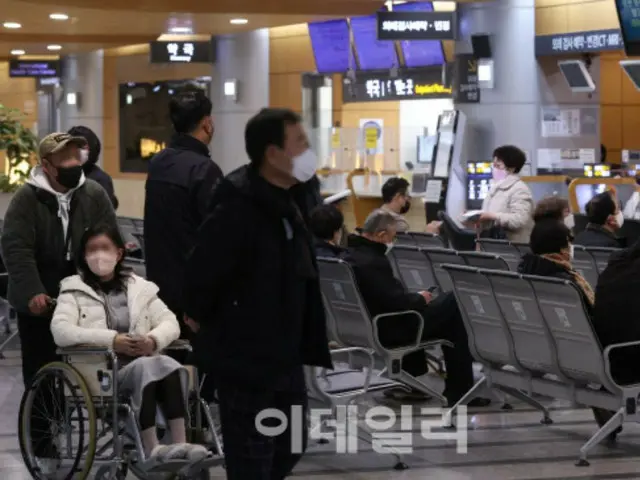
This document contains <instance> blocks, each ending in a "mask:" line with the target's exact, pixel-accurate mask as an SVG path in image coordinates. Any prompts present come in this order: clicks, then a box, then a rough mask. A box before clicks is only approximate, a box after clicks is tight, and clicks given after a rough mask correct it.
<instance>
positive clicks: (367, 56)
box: [351, 15, 399, 70]
mask: <svg viewBox="0 0 640 480" xmlns="http://www.w3.org/2000/svg"><path fill="white" fill-rule="evenodd" d="M377 25H378V24H377V18H376V16H375V15H370V16H368V17H353V18H352V19H351V31H352V32H353V42H354V44H355V46H356V53H357V54H358V63H359V64H360V69H361V70H389V69H390V68H392V67H394V66H398V65H399V63H398V55H397V53H396V47H395V45H394V43H393V42H389V41H381V40H378V38H377V36H378V31H377V28H378V27H377Z"/></svg>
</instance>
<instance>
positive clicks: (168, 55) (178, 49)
mask: <svg viewBox="0 0 640 480" xmlns="http://www.w3.org/2000/svg"><path fill="white" fill-rule="evenodd" d="M149 57H150V61H151V63H214V61H215V50H214V43H213V41H209V42H182V41H170V42H151V43H150V44H149Z"/></svg>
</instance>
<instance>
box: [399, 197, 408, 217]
mask: <svg viewBox="0 0 640 480" xmlns="http://www.w3.org/2000/svg"><path fill="white" fill-rule="evenodd" d="M410 208H411V200H407V201H406V202H404V205H403V206H402V208H401V209H400V213H401V214H402V215H404V214H405V213H407V212H408V211H409V209H410Z"/></svg>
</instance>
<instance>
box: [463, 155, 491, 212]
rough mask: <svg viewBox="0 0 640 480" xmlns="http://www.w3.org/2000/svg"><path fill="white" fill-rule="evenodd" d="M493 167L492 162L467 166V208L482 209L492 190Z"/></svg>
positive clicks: (474, 163)
mask: <svg viewBox="0 0 640 480" xmlns="http://www.w3.org/2000/svg"><path fill="white" fill-rule="evenodd" d="M491 165H492V162H473V163H471V162H470V163H468V164H467V207H469V208H474V209H476V208H481V207H482V201H483V200H484V199H485V198H486V197H487V194H488V193H489V189H490V188H491V178H492V177H491Z"/></svg>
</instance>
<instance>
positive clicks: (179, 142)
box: [169, 133, 210, 157]
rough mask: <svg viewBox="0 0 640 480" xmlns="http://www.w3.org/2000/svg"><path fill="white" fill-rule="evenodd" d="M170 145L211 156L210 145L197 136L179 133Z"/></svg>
mask: <svg viewBox="0 0 640 480" xmlns="http://www.w3.org/2000/svg"><path fill="white" fill-rule="evenodd" d="M169 147H170V148H175V149H177V150H191V151H192V152H196V153H199V154H200V155H205V156H207V157H209V156H210V154H209V147H207V146H206V145H205V144H204V143H202V142H201V141H200V140H198V139H197V138H195V137H192V136H191V135H185V134H182V133H177V134H175V135H174V136H173V137H172V138H171V142H170V143H169Z"/></svg>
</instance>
